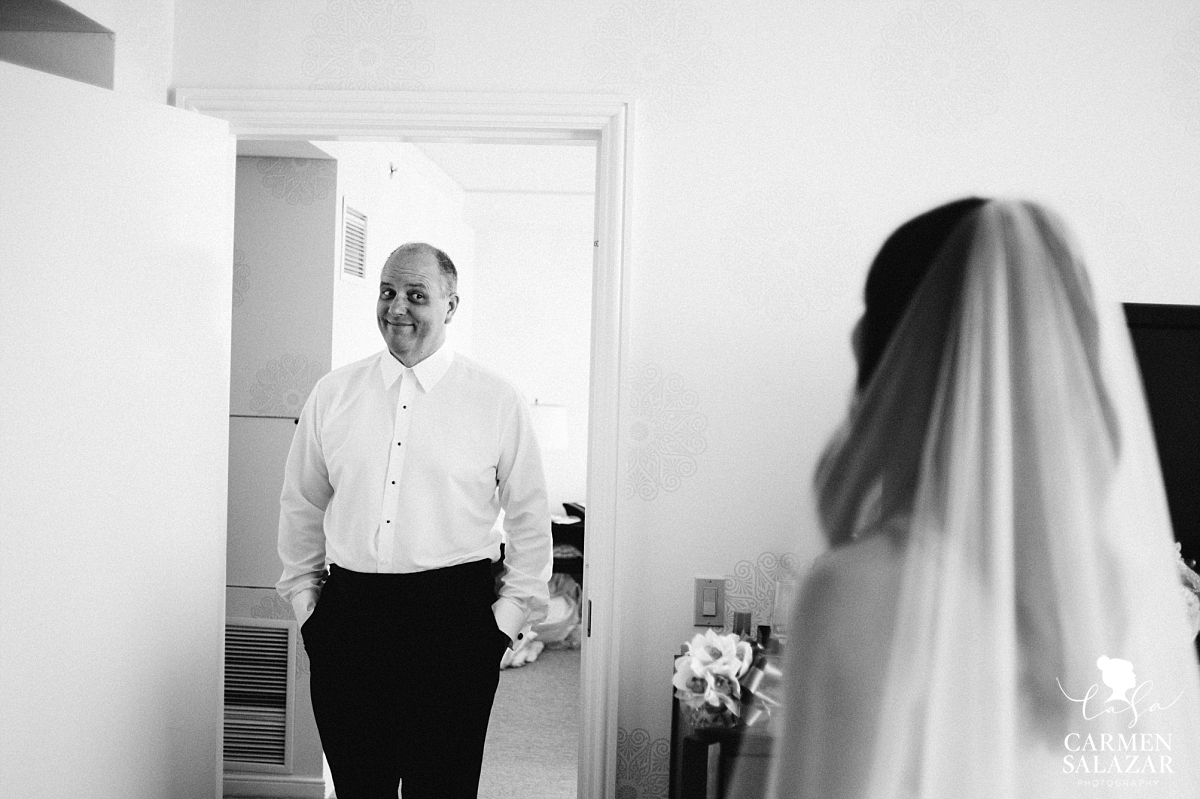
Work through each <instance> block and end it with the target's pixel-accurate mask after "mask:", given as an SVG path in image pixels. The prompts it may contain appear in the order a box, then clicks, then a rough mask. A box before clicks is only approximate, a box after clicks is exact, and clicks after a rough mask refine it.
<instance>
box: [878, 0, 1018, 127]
mask: <svg viewBox="0 0 1200 799" xmlns="http://www.w3.org/2000/svg"><path fill="white" fill-rule="evenodd" d="M1008 62H1009V57H1008V54H1007V53H1006V52H1005V50H1004V49H1003V47H1002V46H1001V37H1000V34H999V32H998V31H997V30H996V28H995V27H993V26H992V25H991V23H990V22H989V20H988V17H987V15H986V14H985V13H984V12H983V11H980V10H978V9H977V8H975V7H966V6H964V5H963V4H961V3H956V2H932V1H931V2H924V3H922V4H921V5H920V6H918V7H915V8H912V7H910V8H905V9H904V10H901V11H899V12H897V13H896V15H895V17H894V18H893V20H892V22H891V23H890V24H888V25H886V26H885V27H884V28H883V31H882V36H881V42H880V44H879V46H878V47H877V48H876V50H875V65H874V70H873V72H872V80H873V81H874V83H875V85H876V87H877V88H878V89H879V92H880V101H881V102H882V103H883V104H884V106H885V107H886V108H887V110H888V111H889V112H890V113H891V114H892V116H893V118H894V119H895V121H896V122H897V123H898V124H900V125H904V126H920V127H921V128H923V129H928V128H929V127H930V126H949V127H953V128H971V127H974V126H976V125H977V124H978V123H979V121H980V120H981V119H983V118H984V117H987V116H990V115H992V114H995V113H996V112H997V111H998V110H999V109H1000V105H1001V103H1002V101H1003V99H1004V96H1005V92H1006V90H1007V88H1008Z"/></svg>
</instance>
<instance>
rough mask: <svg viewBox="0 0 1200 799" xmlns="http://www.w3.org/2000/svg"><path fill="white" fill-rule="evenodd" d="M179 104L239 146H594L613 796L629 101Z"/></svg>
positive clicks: (593, 754) (588, 752) (423, 96)
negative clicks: (223, 129) (277, 142)
mask: <svg viewBox="0 0 1200 799" xmlns="http://www.w3.org/2000/svg"><path fill="white" fill-rule="evenodd" d="M174 95H175V96H174V102H175V105H176V106H177V107H178V108H182V109H186V110H191V111H196V112H199V113H201V114H205V115H207V116H212V117H217V118H218V119H223V120H226V121H227V122H228V123H229V128H230V132H231V133H232V134H233V135H235V136H237V137H238V138H243V139H297V140H305V141H319V140H331V139H333V140H353V141H389V142H395V141H404V142H489V143H528V144H564V143H571V142H578V143H580V144H591V143H595V144H596V146H597V158H596V228H595V238H594V261H593V272H592V330H591V370H590V382H591V385H590V396H589V416H588V464H587V536H586V537H585V541H584V546H585V553H584V567H585V580H584V598H583V601H584V611H585V612H584V619H583V625H584V628H585V629H584V633H585V637H584V638H583V648H582V649H583V651H582V667H581V668H582V675H581V676H582V690H581V693H580V710H581V717H582V718H581V722H580V725H581V726H580V740H579V783H578V792H579V796H580V797H608V799H612V798H613V797H615V795H616V762H617V752H616V740H617V699H618V691H617V686H618V662H619V654H620V653H619V642H620V636H619V630H618V621H619V619H620V614H619V612H618V611H619V607H618V599H619V595H618V593H617V591H616V568H615V567H616V537H617V536H616V532H617V529H616V510H617V497H618V491H619V488H620V464H619V461H618V449H619V443H620V431H621V427H620V409H621V406H620V385H621V374H622V371H623V363H624V361H623V358H624V353H626V352H627V351H628V348H627V330H628V326H627V317H628V308H629V280H628V277H629V260H630V235H629V233H630V221H631V217H630V210H631V209H630V190H631V186H632V167H633V158H632V147H633V123H634V110H635V109H634V103H633V101H632V100H631V99H629V98H625V97H621V96H615V95H558V94H555V95H543V94H515V93H495V94H491V93H488V94H481V93H471V92H376V91H327V90H317V91H312V90H272V89H190V88H180V89H176V90H175V92H174Z"/></svg>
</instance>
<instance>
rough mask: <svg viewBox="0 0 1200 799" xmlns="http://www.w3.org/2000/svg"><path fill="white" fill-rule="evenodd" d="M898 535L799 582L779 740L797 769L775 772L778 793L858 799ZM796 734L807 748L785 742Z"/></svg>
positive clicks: (893, 532)
mask: <svg viewBox="0 0 1200 799" xmlns="http://www.w3.org/2000/svg"><path fill="white" fill-rule="evenodd" d="M899 532H900V531H899V530H898V529H895V528H892V529H889V530H884V531H880V532H879V534H876V535H868V536H866V537H864V538H862V539H860V540H858V541H855V542H853V543H851V544H847V545H845V546H842V547H838V548H836V549H833V550H830V551H829V552H827V553H825V554H824V555H822V556H821V557H819V558H818V559H817V560H816V562H815V563H814V564H813V567H812V570H811V571H810V573H809V575H808V577H807V578H806V580H805V583H804V589H803V593H802V594H801V596H800V599H799V602H798V604H797V607H796V613H795V617H794V619H793V623H792V627H791V629H792V630H794V631H795V632H794V633H793V635H792V636H791V641H792V642H794V643H793V645H792V646H789V648H788V650H787V653H786V655H785V668H784V674H785V680H786V689H785V690H786V696H787V701H786V707H787V711H786V712H787V713H788V714H789V716H788V723H787V724H786V725H785V730H786V731H785V733H784V740H783V741H781V742H780V743H781V744H782V747H781V751H785V752H791V753H794V754H795V755H797V756H798V760H797V762H796V763H795V765H797V766H799V768H796V769H789V770H787V772H786V774H784V773H781V774H780V782H779V791H778V795H779V796H781V797H783V796H786V797H825V798H827V799H835V798H836V797H852V796H859V795H861V794H862V791H863V789H864V787H865V785H864V783H865V779H866V775H865V773H864V770H863V769H862V768H861V766H862V764H863V760H864V758H863V756H864V755H866V754H869V753H870V751H871V749H872V747H873V746H874V744H875V729H876V726H877V723H878V713H879V704H880V701H881V699H882V693H883V686H884V683H885V679H884V678H885V676H886V671H887V665H888V664H887V657H888V652H889V651H890V649H891V645H892V632H893V630H894V628H895V621H896V600H897V599H898V594H899V587H900V566H901V563H902V561H903V550H902V547H903V544H902V543H901V536H900V535H899ZM801 729H802V730H803V739H804V741H806V742H807V743H803V744H802V743H801V741H799V740H791V741H789V740H787V739H788V738H789V737H793V738H794V737H797V733H799V732H800V731H801ZM813 744H816V745H815V746H814V745H813ZM856 761H857V762H856Z"/></svg>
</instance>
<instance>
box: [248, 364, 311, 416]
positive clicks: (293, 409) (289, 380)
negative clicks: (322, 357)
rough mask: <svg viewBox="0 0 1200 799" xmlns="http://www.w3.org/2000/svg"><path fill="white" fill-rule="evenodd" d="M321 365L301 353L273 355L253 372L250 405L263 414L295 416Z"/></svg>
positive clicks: (298, 412) (301, 406)
mask: <svg viewBox="0 0 1200 799" xmlns="http://www.w3.org/2000/svg"><path fill="white" fill-rule="evenodd" d="M326 371H327V370H326V368H325V366H324V365H322V364H319V363H317V362H315V361H310V360H309V359H308V357H307V356H304V355H280V356H279V357H278V358H272V359H270V360H269V361H267V363H266V365H265V366H263V367H262V368H261V369H259V370H258V373H257V374H256V375H255V382H254V385H252V386H250V407H251V408H252V409H254V412H255V413H257V414H261V415H263V416H298V415H299V414H300V409H301V408H303V407H304V401H305V400H307V399H308V395H309V392H311V391H312V387H313V386H314V385H316V382H317V380H319V379H320V377H321V376H322V375H323V374H325V372H326Z"/></svg>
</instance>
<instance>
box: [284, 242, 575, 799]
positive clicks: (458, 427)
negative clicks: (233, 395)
mask: <svg viewBox="0 0 1200 799" xmlns="http://www.w3.org/2000/svg"><path fill="white" fill-rule="evenodd" d="M456 288H457V273H456V271H455V268H454V264H453V263H452V262H451V261H450V259H449V258H448V257H447V256H446V255H445V253H443V252H442V251H441V250H438V249H436V248H434V247H432V246H430V245H428V244H420V243H414V244H406V245H404V246H402V247H400V248H398V249H397V250H395V251H394V252H393V253H392V254H391V255H390V256H388V259H387V261H386V263H385V264H384V267H383V270H382V273H381V275H380V288H379V299H378V302H377V304H376V316H377V318H378V322H379V330H380V332H381V333H382V334H383V339H384V341H385V342H386V344H387V350H386V351H384V352H381V353H378V354H376V355H373V356H371V357H370V358H366V359H365V360H362V361H358V362H357V363H353V364H350V365H348V366H344V367H342V368H340V369H337V370H334V371H333V372H331V373H329V374H327V375H326V376H325V377H323V378H322V379H321V380H319V381H318V382H317V385H316V386H315V387H314V388H313V391H312V394H311V395H310V396H309V397H308V401H307V402H306V403H305V406H304V410H303V411H302V412H301V414H300V421H299V424H298V428H297V430H296V435H295V438H294V440H293V442H292V448H291V452H290V453H289V455H288V460H287V467H286V471H285V477H284V485H283V493H282V496H281V499H280V517H279V555H280V558H281V559H282V561H283V567H284V568H283V576H282V577H281V578H280V580H279V583H278V590H279V592H280V594H282V595H283V597H284V598H285V599H287V600H289V601H290V602H291V603H292V606H293V608H294V609H295V613H296V619H297V621H299V622H300V624H301V632H302V634H303V637H304V646H305V649H306V651H307V652H308V655H309V660H310V663H311V680H310V685H311V693H312V700H313V710H314V712H315V715H316V720H317V728H318V730H319V731H320V734H321V744H322V747H323V748H324V750H325V755H326V758H327V759H328V761H329V766H330V770H331V771H332V772H333V779H334V785H335V788H336V790H337V795H338V797H339V798H340V799H366V798H368V797H370V798H374V797H387V799H395V796H396V790H397V786H398V785H399V783H400V782H401V780H403V790H404V793H403V795H404V797H405V799H414V798H418V799H419V798H420V797H438V798H439V799H454V798H455V797H474V796H476V793H477V791H478V784H479V772H480V764H481V762H482V759H483V743H484V739H485V736H486V734H487V723H488V717H489V715H490V713H491V707H492V699H493V697H494V696H495V691H496V685H497V682H498V676H499V671H500V670H499V664H500V660H501V657H502V656H503V654H504V651H505V649H506V648H507V647H509V646H511V645H512V643H513V642H514V641H515V640H516V639H518V638H519V637H520V630H521V629H522V628H523V627H524V626H525V625H526V624H529V623H534V622H537V621H539V620H541V618H543V617H544V615H545V609H546V603H547V601H548V594H547V585H546V583H547V580H548V579H549V576H550V569H551V559H552V556H551V551H552V545H551V539H550V505H549V501H548V499H547V495H546V488H545V479H544V476H543V472H542V464H541V456H540V452H539V449H538V444H537V441H536V440H535V438H534V434H533V425H532V421H531V417H530V412H529V408H528V405H527V404H526V403H525V402H524V400H523V398H522V396H521V394H520V392H519V391H518V390H517V389H516V388H515V387H514V386H513V385H512V384H511V383H509V382H508V381H506V380H505V379H504V378H502V377H500V376H498V375H496V374H494V373H492V372H490V371H488V370H487V369H484V368H483V367H481V366H479V365H478V364H476V363H474V362H472V361H470V360H468V359H466V358H464V357H463V356H461V355H458V354H455V353H452V352H451V351H450V350H449V349H448V348H447V347H445V346H444V344H445V341H446V325H447V324H448V323H449V322H450V320H451V319H452V318H453V316H454V312H455V310H456V309H457V308H458V295H457V294H456V293H455V291H456ZM501 508H503V509H504V511H505V522H504V528H505V532H506V534H507V538H508V541H507V544H506V546H505V550H504V554H505V557H504V568H503V572H502V574H501V579H500V581H499V585H500V587H499V590H498V592H497V588H496V585H497V583H496V580H495V579H494V577H493V570H492V563H493V561H496V560H498V559H499V557H500V535H499V533H498V532H497V531H496V530H495V529H494V527H493V526H494V523H495V521H496V518H497V515H498V513H499V511H500V509H501ZM327 564H328V568H327Z"/></svg>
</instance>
